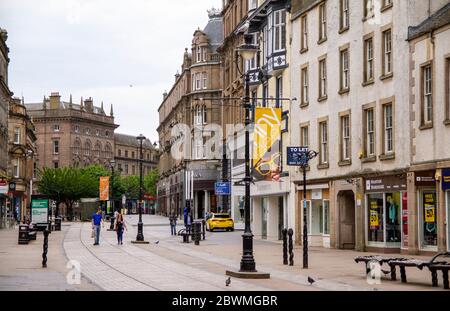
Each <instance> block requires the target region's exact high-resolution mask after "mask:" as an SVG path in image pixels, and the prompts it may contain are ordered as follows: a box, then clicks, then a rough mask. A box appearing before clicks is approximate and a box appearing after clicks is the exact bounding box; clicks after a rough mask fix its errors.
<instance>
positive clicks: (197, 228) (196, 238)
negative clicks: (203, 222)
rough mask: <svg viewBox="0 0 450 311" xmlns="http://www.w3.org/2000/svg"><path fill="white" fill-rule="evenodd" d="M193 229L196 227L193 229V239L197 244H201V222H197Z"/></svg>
mask: <svg viewBox="0 0 450 311" xmlns="http://www.w3.org/2000/svg"><path fill="white" fill-rule="evenodd" d="M193 229H194V230H193V233H194V234H193V236H192V239H193V240H194V242H195V245H200V234H201V232H200V223H199V222H195V223H194V228H193Z"/></svg>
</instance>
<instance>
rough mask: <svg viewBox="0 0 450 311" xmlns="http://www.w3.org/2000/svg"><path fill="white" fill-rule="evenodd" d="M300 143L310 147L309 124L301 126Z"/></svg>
mask: <svg viewBox="0 0 450 311" xmlns="http://www.w3.org/2000/svg"><path fill="white" fill-rule="evenodd" d="M300 144H301V146H302V147H309V126H302V127H301V128H300Z"/></svg>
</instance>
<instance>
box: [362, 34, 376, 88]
mask: <svg viewBox="0 0 450 311" xmlns="http://www.w3.org/2000/svg"><path fill="white" fill-rule="evenodd" d="M373 68H374V67H373V38H368V39H366V40H364V82H369V81H372V80H373V76H374V75H373Z"/></svg>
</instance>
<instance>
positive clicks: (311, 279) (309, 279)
mask: <svg viewBox="0 0 450 311" xmlns="http://www.w3.org/2000/svg"><path fill="white" fill-rule="evenodd" d="M315 282H316V281H315V280H314V279H313V278H312V277H310V276H308V283H309V285H313V283H315Z"/></svg>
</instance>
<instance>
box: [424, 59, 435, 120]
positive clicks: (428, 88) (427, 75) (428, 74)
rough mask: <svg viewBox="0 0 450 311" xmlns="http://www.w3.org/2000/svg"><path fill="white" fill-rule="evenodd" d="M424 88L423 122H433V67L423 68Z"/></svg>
mask: <svg viewBox="0 0 450 311" xmlns="http://www.w3.org/2000/svg"><path fill="white" fill-rule="evenodd" d="M422 79H423V82H422V87H423V99H422V101H423V112H422V114H423V122H424V123H425V124H426V123H432V122H433V74H432V68H431V65H427V66H424V67H423V68H422Z"/></svg>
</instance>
